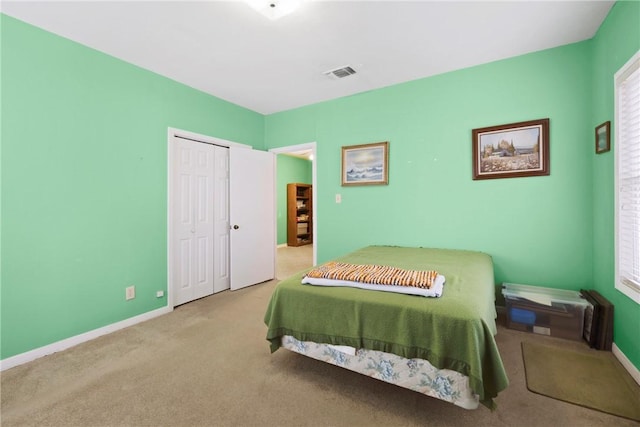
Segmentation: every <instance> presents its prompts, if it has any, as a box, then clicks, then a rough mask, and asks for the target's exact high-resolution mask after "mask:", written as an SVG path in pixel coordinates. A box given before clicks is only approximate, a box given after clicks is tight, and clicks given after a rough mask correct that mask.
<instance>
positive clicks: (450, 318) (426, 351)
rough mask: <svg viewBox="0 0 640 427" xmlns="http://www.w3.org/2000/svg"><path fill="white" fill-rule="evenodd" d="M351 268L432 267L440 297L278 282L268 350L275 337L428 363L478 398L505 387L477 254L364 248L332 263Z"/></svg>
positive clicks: (484, 267) (484, 269)
mask: <svg viewBox="0 0 640 427" xmlns="http://www.w3.org/2000/svg"><path fill="white" fill-rule="evenodd" d="M336 260H338V261H342V262H348V263H353V264H380V265H391V266H396V267H399V268H404V269H418V270H432V269H433V270H437V271H438V272H439V273H440V274H442V275H444V276H445V278H446V283H445V285H444V291H443V295H442V297H440V298H426V297H421V296H412V295H402V294H396V293H390V292H380V291H370V290H363V289H356V288H347V287H323V286H311V285H303V284H301V283H300V281H301V279H302V277H303V276H304V272H301V273H299V274H296V275H294V276H292V277H290V278H288V279H286V280H284V281H282V282H280V283H279V284H278V285H277V287H276V289H275V290H274V292H273V295H272V296H271V301H270V302H269V306H268V308H267V312H266V314H265V318H264V320H265V323H266V324H267V327H268V331H267V340H269V341H270V342H271V351H272V352H274V351H276V350H277V349H278V348H279V347H280V339H281V337H282V336H283V335H291V336H293V337H295V338H297V339H299V340H302V341H314V342H318V343H328V344H338V345H340V344H341V345H348V346H351V347H355V348H367V349H371V350H378V351H384V352H387V353H394V354H397V355H400V356H402V357H405V358H421V359H426V360H428V361H429V362H430V363H431V364H432V365H434V366H435V367H436V368H439V369H451V370H454V371H457V372H460V373H462V374H463V375H466V376H468V377H469V385H470V387H471V388H472V390H473V391H474V392H475V393H477V394H478V395H479V397H480V401H481V402H482V403H483V404H484V405H485V406H488V407H489V408H492V409H493V408H494V407H495V405H494V403H493V398H494V397H496V396H497V394H498V392H500V391H502V390H504V389H505V388H506V387H507V385H508V379H507V375H506V372H505V370H504V366H503V364H502V360H501V358H500V354H499V353H498V347H497V345H496V342H495V340H494V335H495V334H496V323H495V318H496V311H495V306H494V301H495V290H494V276H493V263H492V260H491V257H490V256H489V255H487V254H484V253H481V252H472V251H460V250H446V249H427V248H404V247H388V246H370V247H366V248H363V249H360V250H358V251H355V252H353V253H351V254H348V255H345V256H343V257H340V258H338V259H336Z"/></svg>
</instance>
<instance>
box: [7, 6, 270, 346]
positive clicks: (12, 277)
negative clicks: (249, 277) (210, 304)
mask: <svg viewBox="0 0 640 427" xmlns="http://www.w3.org/2000/svg"><path fill="white" fill-rule="evenodd" d="M1 19H2V216H1V220H2V301H1V303H2V307H1V309H2V314H1V321H2V326H1V328H2V330H1V333H2V351H1V357H2V358H7V357H9V356H13V355H16V354H19V353H23V352H25V351H28V350H32V349H34V348H37V347H40V346H43V345H46V344H50V343H53V342H56V341H59V340H61V339H65V338H68V337H71V336H75V335H77V334H80V333H83V332H86V331H90V330H93V329H96V328H99V327H102V326H105V325H109V324H112V323H114V322H117V321H120V320H123V319H127V318H130V317H133V316H136V315H139V314H142V313H145V312H148V311H151V310H153V309H156V308H159V307H163V306H165V305H166V304H167V301H166V299H165V298H160V299H158V298H156V296H155V292H156V291H157V290H165V291H166V287H167V262H166V259H167V128H168V127H175V128H179V129H185V130H189V131H192V132H197V133H202V134H206V135H211V136H216V137H219V138H224V139H227V140H232V141H236V142H241V143H245V144H249V145H252V146H255V147H257V148H264V143H263V128H264V117H263V116H262V115H260V114H257V113H255V112H252V111H249V110H246V109H243V108H240V107H238V106H235V105H233V104H230V103H227V102H225V101H222V100H220V99H217V98H215V97H212V96H209V95H206V94H204V93H202V92H198V91H196V90H194V89H191V88H189V87H186V86H184V85H181V84H178V83H176V82H174V81H172V80H169V79H166V78H164V77H161V76H158V75H156V74H154V73H151V72H149V71H145V70H142V69H140V68H138V67H135V66H133V65H131V64H127V63H125V62H122V61H120V60H117V59H114V58H113V57H110V56H107V55H104V54H102V53H100V52H97V51H95V50H92V49H88V48H86V47H84V46H81V45H79V44H76V43H74V42H71V41H69V40H66V39H64V38H61V37H58V36H55V35H52V34H50V33H47V32H45V31H42V30H40V29H37V28H35V27H32V26H30V25H27V24H24V23H22V22H20V21H17V20H15V19H13V18H10V17H8V16H6V15H2V16H1ZM131 284H134V285H135V286H136V291H137V295H136V298H135V299H134V300H131V301H125V298H124V292H125V291H124V289H125V287H126V286H129V285H131Z"/></svg>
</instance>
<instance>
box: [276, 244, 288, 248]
mask: <svg viewBox="0 0 640 427" xmlns="http://www.w3.org/2000/svg"><path fill="white" fill-rule="evenodd" d="M287 246H289V245H287V244H286V243H281V244H279V245H278V246H276V248H286V247H287Z"/></svg>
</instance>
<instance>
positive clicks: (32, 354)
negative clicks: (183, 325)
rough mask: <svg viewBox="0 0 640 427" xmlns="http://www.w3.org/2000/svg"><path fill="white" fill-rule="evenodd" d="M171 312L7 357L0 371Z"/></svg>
mask: <svg viewBox="0 0 640 427" xmlns="http://www.w3.org/2000/svg"><path fill="white" fill-rule="evenodd" d="M172 311H173V307H162V308H158V309H156V310H153V311H149V312H147V313H143V314H140V315H138V316H134V317H130V318H128V319H125V320H122V321H120V322H116V323H112V324H110V325H107V326H103V327H102V328H98V329H94V330H92V331H89V332H85V333H83V334H80V335H76V336H73V337H70V338H66V339H64V340H62V341H58V342H54V343H52V344H49V345H45V346H44V347H40V348H36V349H34V350H30V351H27V352H25V353H21V354H17V355H15V356H11V357H7V358H6V359H3V360H0V371H4V370H7V369H9V368H13V367H15V366H18V365H22V364H24V363H27V362H31V361H32V360H36V359H39V358H40V357H43V356H48V355H49V354H53V353H57V352H59V351H62V350H66V349H68V348H71V347H73V346H76V345H78V344H82V343H83V342H87V341H91V340H92V339H95V338H98V337H100V336H102V335H106V334H110V333H112V332H115V331H118V330H120V329H124V328H126V327H129V326H133V325H135V324H137V323H141V322H144V321H146V320H150V319H153V318H154V317H158V316H162V315H163V314H167V313H170V312H172Z"/></svg>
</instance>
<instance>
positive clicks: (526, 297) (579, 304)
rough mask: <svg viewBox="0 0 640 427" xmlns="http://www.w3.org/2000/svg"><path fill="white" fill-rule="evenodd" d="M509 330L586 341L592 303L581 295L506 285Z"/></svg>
mask: <svg viewBox="0 0 640 427" xmlns="http://www.w3.org/2000/svg"><path fill="white" fill-rule="evenodd" d="M502 295H504V299H505V303H506V308H507V327H508V328H510V329H517V330H520V331H527V332H533V333H537V334H542V335H550V336H554V337H559V338H567V339H572V340H578V341H579V340H582V328H583V327H584V312H585V309H586V308H587V306H588V304H589V303H588V302H587V301H586V300H585V299H584V298H582V296H581V295H580V292H577V291H566V290H562V289H552V288H543V287H538V286H528V285H517V284H514V283H503V289H502Z"/></svg>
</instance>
